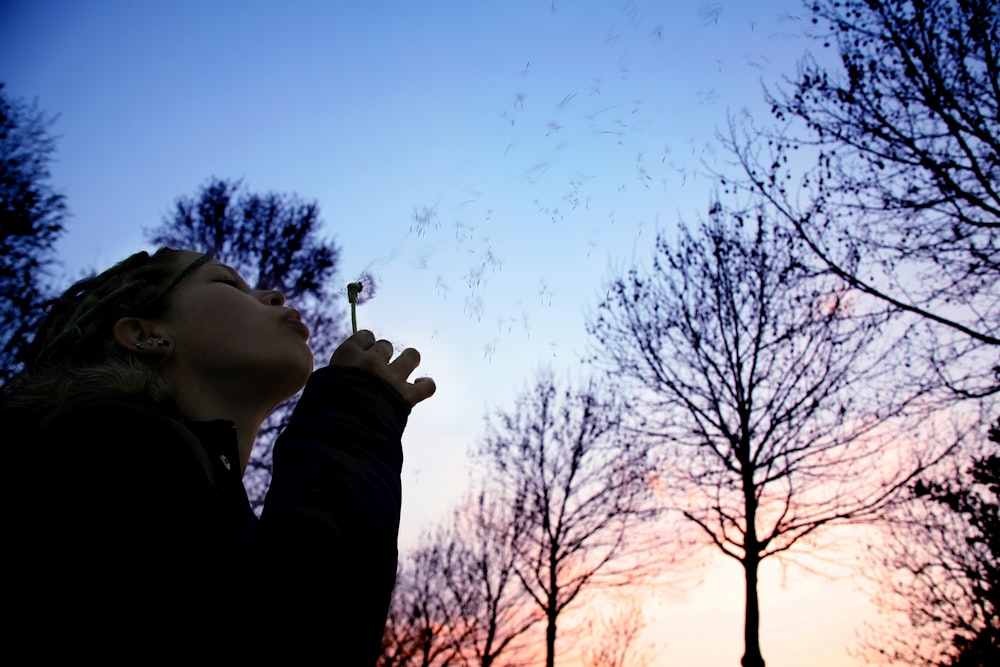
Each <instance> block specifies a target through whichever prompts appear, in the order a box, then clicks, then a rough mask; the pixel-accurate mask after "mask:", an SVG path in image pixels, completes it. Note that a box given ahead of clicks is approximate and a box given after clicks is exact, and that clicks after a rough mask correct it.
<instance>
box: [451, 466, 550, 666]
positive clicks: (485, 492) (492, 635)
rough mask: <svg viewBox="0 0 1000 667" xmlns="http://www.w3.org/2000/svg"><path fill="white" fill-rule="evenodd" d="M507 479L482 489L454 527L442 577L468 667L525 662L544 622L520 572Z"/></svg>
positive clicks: (456, 514)
mask: <svg viewBox="0 0 1000 667" xmlns="http://www.w3.org/2000/svg"><path fill="white" fill-rule="evenodd" d="M502 485H503V480H497V481H490V480H485V481H481V482H479V483H478V484H477V487H474V489H473V490H472V491H470V492H469V493H468V495H467V496H466V498H465V499H464V500H463V501H462V502H461V503H460V504H459V506H458V508H457V509H456V510H455V511H454V513H453V514H452V516H451V523H450V524H449V526H448V532H447V533H445V534H446V535H447V536H448V539H447V547H446V548H445V550H444V554H443V559H442V573H443V576H444V578H445V581H446V582H447V584H446V585H447V589H448V592H449V593H450V595H451V600H452V602H453V603H454V604H455V605H456V607H457V609H458V613H457V615H458V616H459V618H460V622H461V623H462V629H461V631H460V632H459V633H458V634H459V643H460V646H461V651H462V655H463V658H464V663H463V664H466V665H470V666H473V665H474V666H476V667H491V665H494V664H496V662H497V660H498V659H499V658H500V656H501V654H503V656H504V657H505V659H506V664H514V662H512V661H517V659H518V658H520V657H522V656H523V654H524V648H525V639H526V637H527V635H528V632H529V631H530V630H532V629H533V628H534V627H535V626H537V625H538V623H539V621H540V620H542V619H543V618H544V616H543V615H542V614H541V613H540V611H539V609H538V607H537V605H535V604H534V602H533V601H532V599H531V598H530V597H529V596H528V595H527V594H526V592H525V591H524V588H523V587H522V585H521V582H520V580H519V579H518V577H517V570H516V569H515V565H516V557H517V551H516V550H515V545H516V543H517V534H516V532H515V531H516V523H515V522H514V520H513V519H514V515H513V512H512V509H511V507H510V506H509V505H508V504H507V503H506V502H505V499H504V498H503V495H502V492H500V489H501V488H502Z"/></svg>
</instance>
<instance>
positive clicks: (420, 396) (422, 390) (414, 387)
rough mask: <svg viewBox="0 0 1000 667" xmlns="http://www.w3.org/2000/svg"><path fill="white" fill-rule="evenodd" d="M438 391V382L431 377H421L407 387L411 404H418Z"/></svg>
mask: <svg viewBox="0 0 1000 667" xmlns="http://www.w3.org/2000/svg"><path fill="white" fill-rule="evenodd" d="M436 391H437V383H435V382H434V380H433V379H432V378H429V377H419V378H416V379H415V380H414V381H413V384H411V385H409V386H408V388H407V396H406V398H407V399H409V401H410V405H416V404H417V403H419V402H420V401H423V400H425V399H428V398H430V397H431V396H433V395H434V392H436Z"/></svg>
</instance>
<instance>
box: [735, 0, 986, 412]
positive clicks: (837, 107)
mask: <svg viewBox="0 0 1000 667" xmlns="http://www.w3.org/2000/svg"><path fill="white" fill-rule="evenodd" d="M806 5H808V6H809V7H810V8H811V9H812V12H813V14H814V19H813V21H814V23H815V24H816V25H817V26H818V27H819V28H820V29H821V30H823V32H821V33H820V35H819V37H820V38H821V39H823V40H824V41H825V45H826V46H831V45H833V46H835V47H836V48H837V49H838V51H839V55H840V63H841V67H840V68H839V69H836V70H834V68H826V67H824V66H822V65H820V64H818V62H817V61H816V60H815V59H813V58H811V57H806V58H805V59H804V60H803V61H802V62H801V64H800V68H799V72H798V75H797V78H796V79H794V80H792V81H790V82H789V83H790V86H789V88H790V89H789V90H787V91H786V90H781V89H778V90H776V91H774V92H770V93H768V95H767V100H768V102H770V103H771V105H772V109H773V112H774V114H775V116H776V117H777V119H778V120H779V121H780V122H781V123H782V124H783V125H784V127H783V128H782V130H781V131H779V132H778V133H777V135H775V136H771V137H769V139H768V141H767V142H766V145H761V144H759V143H757V142H755V140H754V139H755V138H754V137H753V136H746V137H739V136H737V134H736V133H735V132H732V133H731V137H730V148H731V149H732V150H733V151H734V152H735V153H736V155H737V156H738V158H739V161H740V163H741V165H742V168H743V170H744V172H745V173H746V174H747V175H748V176H749V177H750V186H751V187H753V188H756V189H757V190H758V191H759V192H761V193H763V194H764V195H765V196H767V197H768V198H769V199H770V200H771V202H772V203H773V204H774V205H775V207H776V211H779V212H780V213H781V215H783V216H784V218H785V219H786V220H787V221H788V222H789V223H790V224H791V225H792V226H793V227H794V229H795V230H796V232H797V233H798V234H799V236H800V237H801V238H802V239H803V240H805V242H806V244H807V246H808V247H809V248H810V249H811V251H812V256H813V257H814V258H818V259H819V260H820V264H821V265H822V266H823V267H824V268H826V269H827V270H829V271H830V272H832V273H833V274H835V275H837V276H839V277H840V278H842V279H843V280H845V281H846V282H847V283H848V284H849V285H851V286H852V287H853V288H854V289H856V290H859V291H861V292H863V293H865V294H867V295H869V296H872V297H875V298H876V299H877V300H878V301H879V302H881V303H882V304H884V305H887V306H888V307H890V308H891V309H893V310H895V311H897V312H899V313H902V314H909V315H911V316H916V317H917V318H918V320H919V321H922V322H923V323H925V324H926V325H928V326H926V332H925V334H924V335H925V337H926V346H927V349H926V353H927V358H928V359H929V360H930V364H931V366H930V367H931V368H933V369H934V370H935V371H936V372H937V373H938V375H939V377H940V378H941V379H942V380H943V381H944V382H945V383H947V385H948V386H950V387H951V388H952V389H953V390H954V391H955V392H956V393H957V394H958V395H960V396H984V395H988V394H991V393H995V392H997V391H1000V356H998V355H1000V336H998V334H997V332H998V331H1000V246H998V243H1000V187H998V184H1000V114H998V113H997V109H998V108H1000V12H998V11H997V7H996V2H995V1H994V0H816V1H813V0H810V1H809V2H807V3H806ZM762 149H763V150H762ZM807 152H811V153H812V154H813V155H814V156H815V158H816V162H815V167H814V168H808V165H809V163H808V161H807V160H806V158H805V157H804V156H803V154H804V153H807ZM804 160H806V161H805V162H804Z"/></svg>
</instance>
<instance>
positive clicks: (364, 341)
mask: <svg viewBox="0 0 1000 667" xmlns="http://www.w3.org/2000/svg"><path fill="white" fill-rule="evenodd" d="M347 340H349V341H352V342H354V343H357V345H358V346H359V347H361V349H362V350H367V349H368V348H370V347H371V346H372V345H374V344H375V334H374V333H372V332H371V331H369V330H368V329H358V332H357V333H355V334H351V337H350V338H348V339H347Z"/></svg>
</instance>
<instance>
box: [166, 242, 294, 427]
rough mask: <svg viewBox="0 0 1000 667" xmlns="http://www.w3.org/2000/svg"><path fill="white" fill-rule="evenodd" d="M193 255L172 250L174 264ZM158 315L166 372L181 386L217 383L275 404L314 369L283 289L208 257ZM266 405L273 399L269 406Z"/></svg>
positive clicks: (206, 388) (186, 262)
mask: <svg viewBox="0 0 1000 667" xmlns="http://www.w3.org/2000/svg"><path fill="white" fill-rule="evenodd" d="M199 256H200V255H199V254H198V253H194V252H187V251H184V252H180V253H178V267H179V268H178V270H182V269H183V268H184V267H186V266H188V265H189V264H190V263H191V262H192V261H194V260H196V259H197V258H198V257H199ZM158 321H159V322H160V323H162V325H163V326H164V327H165V330H166V332H167V334H168V335H169V337H170V345H171V348H172V349H171V359H170V362H169V366H170V369H171V376H172V377H171V379H172V380H173V381H174V382H175V384H176V386H177V388H178V389H179V390H180V391H181V392H184V390H185V383H186V382H188V381H193V382H196V383H198V391H199V392H201V391H211V390H213V389H218V390H219V391H223V392H226V395H227V396H229V397H236V398H238V399H240V400H247V401H255V400H256V401H271V400H273V402H274V405H277V404H278V403H280V402H282V401H284V400H285V399H287V398H290V397H291V396H293V395H294V394H295V393H296V392H297V391H298V390H299V389H301V388H302V387H303V385H305V382H306V380H307V379H308V378H309V374H310V373H311V372H312V368H313V355H312V350H310V348H309V345H308V344H307V340H308V338H309V329H308V328H307V327H306V325H305V324H303V322H302V319H301V317H300V316H299V313H298V312H297V311H295V310H294V309H292V308H289V307H286V306H285V297H284V295H283V294H281V293H280V292H277V291H273V290H255V289H251V288H250V286H249V285H248V284H247V283H246V281H245V280H243V278H242V277H241V276H240V275H239V274H237V273H236V272H235V271H234V270H233V269H231V268H229V267H228V266H226V265H224V264H222V263H221V262H219V261H217V260H215V259H210V260H208V261H207V262H206V263H204V264H202V265H201V266H199V267H198V268H196V269H195V270H194V271H192V272H191V274H190V275H188V276H186V277H185V278H184V279H183V280H182V281H181V282H180V284H178V285H177V287H176V288H175V289H174V290H173V292H172V293H171V296H170V306H169V307H168V309H167V312H166V313H165V315H164V316H163V317H162V318H159V319H158ZM272 407H273V406H272Z"/></svg>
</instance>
